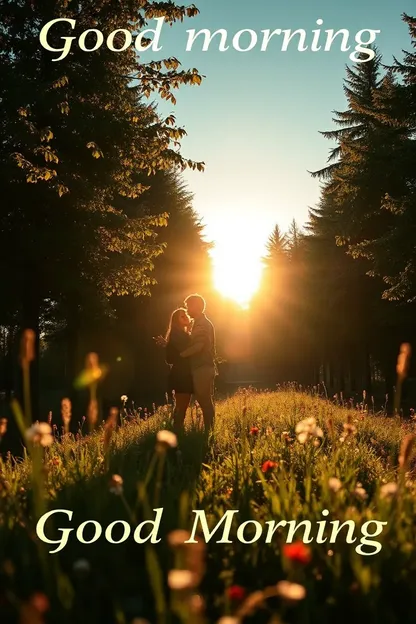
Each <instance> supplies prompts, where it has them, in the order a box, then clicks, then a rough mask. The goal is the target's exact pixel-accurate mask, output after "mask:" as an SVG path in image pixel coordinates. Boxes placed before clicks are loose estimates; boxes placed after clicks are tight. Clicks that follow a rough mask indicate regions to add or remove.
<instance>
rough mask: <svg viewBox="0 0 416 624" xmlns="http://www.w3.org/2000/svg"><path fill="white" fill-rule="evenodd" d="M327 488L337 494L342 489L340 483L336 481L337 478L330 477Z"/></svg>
mask: <svg viewBox="0 0 416 624" xmlns="http://www.w3.org/2000/svg"><path fill="white" fill-rule="evenodd" d="M328 486H329V489H330V490H332V492H339V490H340V489H341V488H342V483H341V481H340V480H339V479H337V477H331V478H330V479H328Z"/></svg>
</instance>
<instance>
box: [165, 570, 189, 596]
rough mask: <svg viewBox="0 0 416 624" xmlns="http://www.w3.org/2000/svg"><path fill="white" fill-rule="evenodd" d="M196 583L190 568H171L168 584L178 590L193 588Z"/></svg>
mask: <svg viewBox="0 0 416 624" xmlns="http://www.w3.org/2000/svg"><path fill="white" fill-rule="evenodd" d="M194 584H195V578H194V575H193V574H192V572H191V571H190V570H171V571H170V572H169V574H168V585H169V587H170V588H171V589H174V590H176V591H181V590H185V589H191V587H194Z"/></svg>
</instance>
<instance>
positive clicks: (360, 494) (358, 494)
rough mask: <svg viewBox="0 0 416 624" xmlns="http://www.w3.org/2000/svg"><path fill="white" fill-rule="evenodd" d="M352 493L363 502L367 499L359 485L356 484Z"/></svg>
mask: <svg viewBox="0 0 416 624" xmlns="http://www.w3.org/2000/svg"><path fill="white" fill-rule="evenodd" d="M354 493H355V495H356V496H358V498H361V500H365V499H366V498H368V494H367V492H366V491H365V489H364V488H363V487H361V483H357V487H356V488H355V490H354Z"/></svg>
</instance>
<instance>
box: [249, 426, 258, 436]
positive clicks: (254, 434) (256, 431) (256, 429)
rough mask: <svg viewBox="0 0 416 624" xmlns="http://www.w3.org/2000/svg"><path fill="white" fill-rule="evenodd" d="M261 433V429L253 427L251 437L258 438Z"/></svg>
mask: <svg viewBox="0 0 416 624" xmlns="http://www.w3.org/2000/svg"><path fill="white" fill-rule="evenodd" d="M258 432H259V428H258V427H252V428H251V429H250V435H253V436H256V435H257V434H258Z"/></svg>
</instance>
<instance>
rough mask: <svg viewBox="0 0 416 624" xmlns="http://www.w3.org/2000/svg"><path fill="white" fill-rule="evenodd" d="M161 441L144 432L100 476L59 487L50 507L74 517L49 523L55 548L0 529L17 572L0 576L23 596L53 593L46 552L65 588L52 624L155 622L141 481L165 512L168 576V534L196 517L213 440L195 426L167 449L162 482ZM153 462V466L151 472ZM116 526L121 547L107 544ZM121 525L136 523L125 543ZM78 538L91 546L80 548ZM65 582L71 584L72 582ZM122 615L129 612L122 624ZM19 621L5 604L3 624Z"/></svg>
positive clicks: (162, 549) (0, 614)
mask: <svg viewBox="0 0 416 624" xmlns="http://www.w3.org/2000/svg"><path fill="white" fill-rule="evenodd" d="M155 443H156V435H155V433H154V432H153V433H149V434H146V435H145V436H143V438H141V439H140V440H139V441H138V442H137V443H132V444H131V445H127V446H126V447H125V448H124V449H121V450H118V451H117V452H115V453H114V454H113V455H112V457H111V460H110V464H109V470H108V471H106V472H105V473H104V471H103V473H102V474H100V475H98V476H94V477H91V478H83V479H81V480H79V481H77V482H76V483H73V484H71V485H67V486H63V487H62V489H59V490H58V491H57V492H56V496H55V498H54V499H53V500H52V501H50V502H49V504H48V510H68V511H69V512H71V513H70V514H68V512H65V511H61V512H60V513H56V514H54V516H53V517H52V518H50V520H48V521H47V522H46V524H45V535H46V537H47V538H48V539H50V540H54V543H53V544H45V543H43V542H42V541H41V540H40V539H39V537H38V536H37V535H36V534H35V532H32V533H31V532H30V531H29V532H28V531H27V529H25V528H23V527H21V526H15V528H14V529H13V530H9V529H8V528H7V527H6V526H3V527H0V558H1V560H2V561H11V562H12V563H13V569H14V571H13V574H12V575H10V574H9V573H8V572H7V573H5V572H4V570H3V571H2V572H1V576H2V578H0V583H1V584H2V585H3V587H5V588H7V591H10V592H11V593H12V594H15V595H18V596H19V597H20V598H23V599H24V598H25V597H28V596H30V595H32V594H33V593H34V592H36V591H47V586H45V584H44V578H45V575H44V574H43V572H42V566H41V563H40V557H39V548H42V549H43V551H44V554H45V559H46V566H47V568H48V573H49V577H50V581H51V582H52V585H53V586H54V587H55V588H56V587H58V586H59V585H60V586H61V589H60V592H61V598H60V599H59V598H58V596H56V597H55V600H56V604H54V605H53V608H52V609H51V613H50V617H49V618H48V622H54V623H55V622H57V623H58V622H59V623H62V622H68V623H69V622H73V621H75V620H76V621H78V622H82V623H85V624H87V622H88V624H91V623H92V622H100V624H113V623H114V624H115V623H116V622H121V621H125V622H126V624H128V622H131V621H132V620H133V619H134V618H140V617H141V618H146V619H149V620H150V621H153V620H154V618H155V601H154V596H153V589H152V585H151V581H150V576H149V571H148V566H147V563H146V549H147V544H137V543H136V542H135V541H134V539H133V534H134V529H135V527H136V526H137V525H138V524H140V523H141V522H143V521H145V520H148V517H147V516H146V515H145V513H144V509H143V505H142V504H140V502H139V500H138V498H139V497H138V490H139V484H143V483H144V482H145V481H146V480H147V486H146V490H147V498H148V502H149V504H150V508H151V510H153V509H156V508H160V507H161V508H162V509H163V513H162V519H161V523H160V528H159V529H158V530H157V539H159V540H160V541H159V542H158V543H157V544H156V545H155V547H154V553H155V555H156V557H157V559H158V565H159V566H160V569H161V571H162V574H163V577H164V578H166V573H167V571H168V570H169V569H170V567H171V565H172V563H173V560H172V554H171V552H170V549H169V547H168V544H167V539H166V536H167V534H168V533H169V532H170V531H172V530H174V529H177V528H188V527H187V526H186V523H185V522H186V521H188V518H189V517H190V510H191V509H192V493H193V492H194V491H195V489H196V485H197V482H198V479H199V475H200V471H201V467H202V464H203V463H204V462H205V461H206V456H207V453H208V439H207V436H206V435H205V434H204V433H203V432H202V431H199V430H197V429H196V428H195V427H194V426H192V427H191V428H189V429H188V430H187V431H186V432H185V433H184V434H183V435H181V436H180V437H179V447H178V450H179V453H178V450H177V449H167V450H166V454H165V456H164V461H163V464H164V466H163V473H162V475H161V478H160V474H158V466H159V462H161V461H162V456H157V454H156V455H155V453H156V451H155ZM152 462H153V464H154V468H155V469H154V471H153V474H151V475H149V473H148V471H149V466H150V465H151V464H152ZM114 474H118V475H120V476H121V477H122V479H123V496H117V495H116V494H114V493H112V492H111V491H110V487H109V481H110V478H111V476H112V475H114ZM184 492H187V493H188V494H189V498H187V499H186V501H185V507H184V509H182V513H181V515H182V517H180V513H179V507H180V501H181V496H182V494H183V493H184ZM132 515H133V516H134V517H133V518H132ZM69 516H70V517H69ZM155 517H156V513H153V512H152V519H153V520H154V519H155ZM185 518H186V521H185ZM88 521H89V522H88ZM92 521H95V523H96V524H95V525H94V522H92ZM116 521H119V522H117V524H116V526H115V527H114V529H113V530H112V532H111V537H112V539H113V540H114V541H115V542H117V541H119V542H120V543H118V544H117V543H110V542H108V541H107V539H106V537H105V531H106V528H107V527H108V526H109V525H110V524H111V523H114V522H116ZM121 521H124V523H129V524H130V525H131V526H132V530H131V533H130V536H129V537H128V538H127V539H126V540H125V541H121V540H122V538H123V533H124V527H123V524H122V522H121ZM86 522H88V524H87V525H86V526H85V529H84V530H83V531H82V535H81V534H78V535H77V529H78V527H80V525H81V524H82V523H86ZM97 523H98V524H99V525H100V526H101V527H102V530H101V536H100V537H99V538H98V539H97V540H96V541H93V539H94V535H95V532H96V530H99V527H98V524H97ZM150 528H152V527H151V526H150V525H147V526H146V527H145V528H144V529H143V531H142V535H143V536H144V537H146V536H147V535H148V534H149V529H150ZM65 529H70V531H65ZM155 533H156V531H155ZM66 535H68V541H67V543H66V545H65V546H64V548H63V549H62V550H61V551H60V552H58V553H55V554H51V553H50V551H53V550H55V549H57V548H58V546H59V545H60V543H64V540H65V538H66ZM80 537H81V539H83V540H84V542H90V543H81V542H80ZM6 569H7V566H6ZM66 578H68V579H69V580H70V584H67V581H66ZM67 585H68V587H67ZM71 586H72V588H73V590H74V596H73V603H72V607H71V608H70V609H68V610H64V609H63V608H62V605H61V599H62V596H64V597H65V595H67V594H68V595H69V593H68V592H71ZM55 591H56V590H55ZM48 595H50V593H49V592H48ZM165 595H167V587H165ZM120 614H123V618H124V619H123V620H121V619H120ZM16 618H17V615H16V614H15V613H14V610H13V609H11V610H10V612H9V613H8V612H7V609H5V608H3V607H2V606H1V605H0V621H1V622H2V623H4V624H9V623H10V624H12V622H13V623H14V622H18V619H16Z"/></svg>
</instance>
